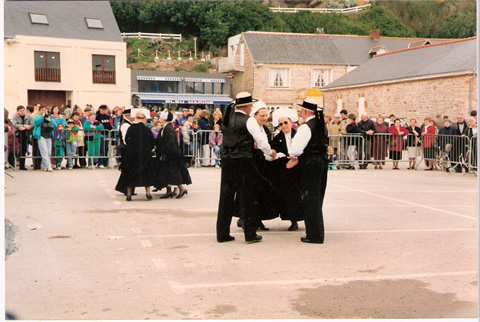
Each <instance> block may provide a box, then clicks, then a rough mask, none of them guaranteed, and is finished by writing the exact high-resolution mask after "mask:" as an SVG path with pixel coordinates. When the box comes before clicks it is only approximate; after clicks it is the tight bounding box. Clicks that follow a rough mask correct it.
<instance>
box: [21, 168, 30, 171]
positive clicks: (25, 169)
mask: <svg viewBox="0 0 480 322" xmlns="http://www.w3.org/2000/svg"><path fill="white" fill-rule="evenodd" d="M20 170H26V171H27V170H28V169H27V168H20Z"/></svg>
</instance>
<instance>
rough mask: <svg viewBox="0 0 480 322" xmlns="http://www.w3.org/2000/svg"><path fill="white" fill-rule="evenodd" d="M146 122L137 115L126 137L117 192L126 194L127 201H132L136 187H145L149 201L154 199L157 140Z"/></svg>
mask: <svg viewBox="0 0 480 322" xmlns="http://www.w3.org/2000/svg"><path fill="white" fill-rule="evenodd" d="M146 120H147V119H146V116H145V115H144V114H143V113H141V112H140V113H137V115H136V117H135V121H136V122H135V123H133V124H132V125H131V126H130V127H129V128H128V131H127V133H126V136H125V142H126V150H125V155H124V156H122V163H121V165H120V170H121V171H122V173H121V174H120V177H119V178H118V182H117V185H116V187H115V190H117V191H120V192H122V193H124V194H126V195H127V201H131V200H132V190H133V188H135V187H145V193H146V196H147V199H148V200H151V199H152V195H151V194H150V186H151V185H153V177H154V169H153V160H152V151H153V148H154V146H155V139H154V138H153V134H152V131H151V130H150V129H149V128H148V127H147V126H146V125H145V123H146Z"/></svg>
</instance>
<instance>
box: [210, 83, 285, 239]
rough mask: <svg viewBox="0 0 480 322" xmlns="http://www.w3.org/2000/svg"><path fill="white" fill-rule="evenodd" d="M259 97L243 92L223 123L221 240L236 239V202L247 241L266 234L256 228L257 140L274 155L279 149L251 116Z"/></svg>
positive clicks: (219, 213)
mask: <svg viewBox="0 0 480 322" xmlns="http://www.w3.org/2000/svg"><path fill="white" fill-rule="evenodd" d="M256 101H257V100H256V99H254V98H252V95H251V94H250V93H248V92H241V93H239V94H238V95H237V97H236V99H235V104H234V105H233V104H230V105H229V107H228V108H227V112H226V115H225V119H224V122H223V125H222V132H223V149H222V176H221V184H220V201H219V205H218V215H217V241H218V242H219V243H223V242H228V241H232V240H235V237H233V236H231V235H230V224H231V222H232V215H233V213H234V210H235V206H238V211H239V213H240V214H242V215H243V217H244V234H245V241H246V242H247V243H255V242H259V241H261V240H262V236H259V235H257V232H256V231H257V227H258V207H257V204H258V203H257V198H258V197H257V193H256V189H257V187H258V184H257V182H258V178H256V176H255V161H254V159H253V149H254V143H255V144H256V145H257V149H260V150H261V151H262V152H263V153H264V154H265V155H268V156H270V157H272V158H275V156H276V152H275V150H272V149H271V148H270V145H269V144H268V143H266V144H265V143H264V142H262V139H263V138H264V136H265V135H264V134H262V133H261V132H260V128H259V126H258V123H257V121H256V120H255V119H254V118H253V117H250V116H249V115H250V113H251V111H252V106H253V103H254V102H256ZM232 103H233V102H232ZM262 135H263V136H262Z"/></svg>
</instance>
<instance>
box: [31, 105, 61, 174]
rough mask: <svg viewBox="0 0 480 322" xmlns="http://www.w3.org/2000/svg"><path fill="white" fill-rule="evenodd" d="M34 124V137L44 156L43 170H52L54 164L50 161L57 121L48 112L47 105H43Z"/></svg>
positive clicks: (34, 119)
mask: <svg viewBox="0 0 480 322" xmlns="http://www.w3.org/2000/svg"><path fill="white" fill-rule="evenodd" d="M33 126H34V127H33V137H34V138H35V139H37V140H38V149H39V150H40V155H41V157H42V163H41V166H40V167H41V170H42V171H48V172H52V164H51V162H50V158H51V154H52V136H53V130H54V129H55V128H56V127H57V123H56V121H55V118H53V117H52V116H51V115H50V114H49V113H48V109H47V107H46V106H42V107H41V109H40V113H39V114H38V115H37V116H35V117H34V118H33Z"/></svg>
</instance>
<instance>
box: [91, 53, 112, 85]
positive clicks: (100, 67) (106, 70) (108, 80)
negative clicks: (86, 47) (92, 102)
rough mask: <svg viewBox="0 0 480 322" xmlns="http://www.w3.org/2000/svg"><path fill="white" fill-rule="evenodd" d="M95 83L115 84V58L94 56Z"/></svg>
mask: <svg viewBox="0 0 480 322" xmlns="http://www.w3.org/2000/svg"><path fill="white" fill-rule="evenodd" d="M92 69H93V83H100V84H115V56H105V55H92Z"/></svg>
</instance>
